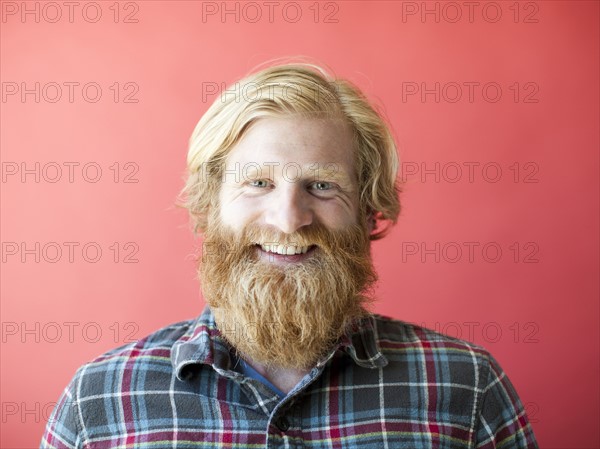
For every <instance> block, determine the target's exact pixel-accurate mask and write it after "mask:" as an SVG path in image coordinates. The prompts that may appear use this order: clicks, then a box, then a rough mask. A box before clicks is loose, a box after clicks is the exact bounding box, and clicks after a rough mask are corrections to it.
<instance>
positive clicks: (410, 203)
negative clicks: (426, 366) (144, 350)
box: [0, 1, 600, 449]
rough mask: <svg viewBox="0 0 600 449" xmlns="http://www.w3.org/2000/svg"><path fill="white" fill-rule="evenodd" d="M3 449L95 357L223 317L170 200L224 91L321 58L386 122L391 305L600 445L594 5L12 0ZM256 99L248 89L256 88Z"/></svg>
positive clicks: (383, 244) (554, 444) (554, 432)
mask: <svg viewBox="0 0 600 449" xmlns="http://www.w3.org/2000/svg"><path fill="white" fill-rule="evenodd" d="M1 12H2V19H1V23H0V26H1V34H0V38H1V43H0V51H1V53H0V59H1V67H0V75H1V95H2V99H1V150H2V154H1V162H2V180H1V188H2V193H1V202H2V209H1V210H2V219H1V232H2V235H1V241H2V279H1V280H2V287H1V288H2V290H1V293H2V303H1V323H2V334H1V337H2V352H1V381H0V382H1V384H0V389H1V390H0V392H1V407H2V422H1V425H2V431H1V441H0V445H1V447H3V448H33V447H36V446H37V445H38V444H39V441H40V438H41V435H42V432H43V429H44V426H45V423H46V420H47V418H48V416H49V415H50V412H51V411H52V408H53V406H54V401H56V400H57V399H58V397H59V396H60V394H61V392H62V390H63V389H64V387H65V386H66V385H67V383H68V381H69V380H70V379H71V377H72V376H73V374H74V373H75V370H76V369H77V368H78V367H79V366H80V365H81V364H83V363H85V362H86V361H89V360H90V359H92V358H94V357H96V356H97V355H99V354H101V353H102V352H105V351H107V350H109V349H111V348H114V347H116V346H120V345H123V344H126V343H128V342H131V341H134V340H136V339H139V338H142V337H144V336H145V335H147V334H149V333H151V332H153V331H154V330H156V329H158V328H160V327H163V326H165V325H167V324H169V323H172V322H176V321H182V320H185V319H190V318H192V317H194V316H197V315H198V314H199V313H200V311H201V310H202V308H203V306H204V301H203V299H202V296H201V294H200V285H199V282H198V280H197V278H196V264H195V257H196V255H197V253H198V251H199V247H200V243H201V241H200V240H196V239H194V238H193V236H192V233H191V231H190V228H189V225H188V218H187V215H186V212H185V211H184V210H182V209H180V208H177V207H175V206H174V203H175V200H176V197H177V194H178V192H179V191H180V189H181V188H182V187H183V176H184V170H185V159H186V152H187V144H188V139H189V137H190V135H191V133H192V130H193V128H194V126H195V124H196V122H197V121H198V120H199V119H200V117H201V116H202V114H203V113H204V112H205V111H206V110H207V108H208V107H209V105H210V104H211V103H212V102H214V101H215V100H217V101H219V93H220V92H221V91H222V90H223V89H224V87H225V86H228V85H229V84H230V83H232V82H234V81H235V80H236V79H238V78H240V77H241V76H243V75H245V74H247V73H248V72H249V71H251V70H252V69H253V67H255V66H257V65H259V64H262V63H264V62H265V61H267V60H271V59H274V58H281V57H285V56H290V57H295V56H302V57H303V58H307V59H310V60H312V61H313V62H318V63H321V64H323V65H326V66H327V67H328V68H329V69H330V70H332V71H333V72H334V73H335V75H337V76H340V77H344V78H348V79H349V80H351V81H352V82H354V83H355V84H356V85H358V86H359V87H360V88H361V89H362V90H363V91H364V92H365V94H366V95H367V96H368V97H369V98H370V99H371V100H372V101H373V103H375V104H377V105H378V108H379V109H380V110H381V111H383V113H384V115H385V117H386V120H387V121H388V122H389V123H390V125H391V127H392V129H393V132H394V136H395V138H396V141H397V144H398V149H399V150H398V151H399V155H400V158H401V161H402V162H401V171H400V178H401V181H402V183H403V192H402V195H401V202H402V212H401V216H400V219H399V222H398V224H397V225H396V226H395V227H394V229H393V230H392V232H391V233H390V234H389V235H388V236H387V237H386V238H384V239H383V240H381V241H378V242H375V243H374V244H373V257H374V261H375V264H376V267H377V269H378V273H379V282H378V284H377V289H376V292H375V293H376V297H377V302H375V303H374V305H373V311H374V312H376V313H380V314H383V315H389V316H393V317H395V318H397V319H400V320H404V321H409V322H414V323H417V324H421V325H424V326H426V327H429V328H432V329H434V330H436V331H439V332H441V333H445V334H448V335H451V336H455V337H459V338H462V339H465V340H469V341H472V342H474V343H477V344H480V345H483V346H484V347H485V348H487V349H488V350H490V351H491V353H492V354H493V355H494V356H495V357H496V358H497V360H498V361H499V362H500V364H501V365H502V367H503V368H504V370H505V371H506V373H507V374H508V376H509V377H510V379H511V380H512V382H513V384H514V385H515V387H516V388H517V391H518V392H519V395H520V397H521V399H522V400H523V402H524V403H525V406H526V409H527V411H528V414H529V417H530V420H531V422H532V425H533V428H534V430H535V432H536V435H537V438H538V441H539V443H540V447H543V448H547V449H553V448H556V449H558V448H590V449H591V448H598V447H599V446H600V439H599V435H598V420H599V413H598V403H599V391H598V377H599V370H598V366H599V365H598V351H599V348H598V341H599V334H598V324H599V323H598V314H599V310H598V296H599V291H598V271H599V264H598V246H599V242H598V234H599V232H598V215H599V211H598V201H599V198H598V163H599V161H598V153H599V151H598V148H599V141H598V122H599V113H598V104H599V97H598V96H599V92H598V84H599V83H598V76H599V73H598V53H599V45H598V35H599V28H598V17H599V3H598V2H595V1H581V2H579V1H519V2H517V1H489V2H488V1H481V2H436V1H427V2H420V1H419V2H413V1H368V2H367V1H324V2H317V1H289V2H288V1H275V2H260V1H258V2H220V1H219V2H212V1H209V2H201V1H168V2H167V1H95V2H94V1H90V2H87V1H75V2H61V1H57V2H30V1H27V2H21V1H2V2H1ZM241 94H242V95H243V92H241Z"/></svg>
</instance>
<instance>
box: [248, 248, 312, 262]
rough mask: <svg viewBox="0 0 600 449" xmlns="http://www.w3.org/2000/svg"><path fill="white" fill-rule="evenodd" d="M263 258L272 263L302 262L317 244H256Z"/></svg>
mask: <svg viewBox="0 0 600 449" xmlns="http://www.w3.org/2000/svg"><path fill="white" fill-rule="evenodd" d="M255 247H256V249H257V250H258V252H259V254H260V255H261V258H262V259H263V260H266V261H268V262H271V263H276V264H289V263H298V262H302V261H304V260H306V259H308V258H309V257H311V256H312V254H313V252H314V251H315V249H316V248H317V246H316V245H310V246H296V245H261V244H256V245H255Z"/></svg>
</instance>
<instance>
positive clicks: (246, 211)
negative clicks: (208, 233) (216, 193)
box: [219, 195, 260, 229]
mask: <svg viewBox="0 0 600 449" xmlns="http://www.w3.org/2000/svg"><path fill="white" fill-rule="evenodd" d="M219 204H220V207H219V216H220V219H221V223H223V224H225V225H228V226H229V227H231V228H232V229H238V228H242V227H243V226H245V225H246V224H248V223H249V222H250V221H252V220H256V219H257V217H258V216H259V214H260V212H259V211H260V207H259V205H258V204H256V201H251V200H248V198H237V199H232V198H228V197H227V196H226V195H223V196H221V197H220V198H219Z"/></svg>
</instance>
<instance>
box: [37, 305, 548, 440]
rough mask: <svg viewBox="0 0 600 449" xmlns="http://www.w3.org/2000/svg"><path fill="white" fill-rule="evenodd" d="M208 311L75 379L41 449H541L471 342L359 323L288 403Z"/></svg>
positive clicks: (501, 380)
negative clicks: (249, 365)
mask: <svg viewBox="0 0 600 449" xmlns="http://www.w3.org/2000/svg"><path fill="white" fill-rule="evenodd" d="M230 350H231V348H230V346H229V345H228V343H227V341H226V340H225V339H224V334H223V333H221V331H219V329H217V327H216V325H215V322H214V317H213V315H212V313H211V311H210V309H209V308H208V307H207V308H206V309H205V310H204V312H203V313H202V314H201V315H200V317H199V318H197V319H196V320H190V321H184V322H180V323H177V324H173V325H171V326H168V327H165V328H163V329H161V330H159V331H157V332H155V333H153V334H151V335H149V336H148V337H145V338H143V339H141V340H139V341H137V342H135V343H131V344H128V345H125V346H122V347H120V348H117V349H114V350H112V351H110V352H108V353H106V354H104V355H102V356H100V357H98V358H96V359H95V360H93V361H92V362H90V363H87V364H85V365H83V366H82V367H81V368H79V370H77V372H76V374H75V376H74V377H73V379H72V380H71V382H70V384H69V385H68V386H67V388H66V389H65V391H64V393H63V394H62V396H61V398H60V399H59V401H58V403H57V405H56V407H55V409H54V411H53V412H52V415H51V416H50V418H49V420H48V424H47V427H46V432H45V434H44V436H43V438H42V442H41V446H40V447H41V448H88V449H100V448H140V449H142V448H144V449H149V448H177V449H188V448H189V449H192V448H194V449H197V448H376V449H382V448H406V449H425V448H439V449H458V448H480V449H490V448H507V449H508V448H510V449H525V448H530V449H531V448H537V447H538V446H537V443H536V441H535V437H534V434H533V430H532V428H531V426H530V423H529V422H528V419H527V416H526V414H525V410H524V408H523V405H522V403H521V401H520V400H519V397H518V396H517V393H516V391H515V389H514V388H513V386H512V384H511V383H510V381H509V379H508V377H507V376H506V374H505V373H504V372H503V371H502V369H501V368H500V366H499V365H498V363H497V362H496V361H495V360H494V358H493V357H492V356H491V355H490V354H489V353H488V352H487V351H486V350H485V349H483V348H481V347H479V346H476V345H474V344H472V343H469V342H465V341H462V340H458V339H455V338H451V337H447V336H444V335H441V334H438V333H435V332H433V331H431V330H429V329H426V328H422V327H419V326H417V325H414V324H409V323H405V322H402V321H397V320H393V319H390V318H387V317H384V316H381V315H369V316H367V317H365V318H362V319H360V320H357V321H356V322H355V323H354V325H353V326H352V328H351V329H350V330H349V331H348V332H347V333H346V334H345V335H343V336H342V337H341V338H340V339H339V341H338V342H337V344H336V345H335V347H334V348H332V350H331V352H330V353H329V354H328V355H327V356H326V357H324V358H323V359H321V360H320V361H319V362H318V363H317V365H316V366H315V367H314V368H313V369H312V370H311V371H310V372H309V373H308V374H307V375H306V376H305V377H304V378H303V379H302V380H301V381H300V382H299V383H298V385H296V387H295V388H294V389H293V390H292V391H290V392H289V393H288V394H287V395H286V396H285V397H284V398H280V397H279V396H278V395H277V394H276V393H275V392H273V391H271V390H270V389H269V388H268V387H267V386H266V385H264V384H263V383H261V382H259V381H258V380H256V379H253V378H251V377H247V376H245V375H244V374H242V373H240V372H238V371H236V370H234V367H233V366H232V359H233V357H231V355H230V354H231V352H230Z"/></svg>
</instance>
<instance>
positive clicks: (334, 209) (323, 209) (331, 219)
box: [315, 201, 358, 229]
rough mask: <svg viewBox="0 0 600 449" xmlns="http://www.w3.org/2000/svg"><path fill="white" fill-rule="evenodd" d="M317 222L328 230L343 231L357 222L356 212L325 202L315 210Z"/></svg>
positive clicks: (343, 206) (352, 209)
mask: <svg viewBox="0 0 600 449" xmlns="http://www.w3.org/2000/svg"><path fill="white" fill-rule="evenodd" d="M315 214H316V215H317V217H318V219H319V221H320V222H321V223H323V224H324V225H326V226H327V227H329V228H330V229H343V228H345V227H347V226H349V225H352V224H356V223H357V222H358V211H357V209H355V208H354V207H352V208H349V207H346V206H345V205H342V204H340V203H337V202H333V201H332V202H325V203H323V204H321V205H320V206H319V207H318V208H317V210H315Z"/></svg>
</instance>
